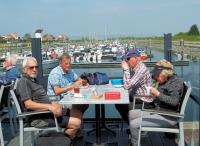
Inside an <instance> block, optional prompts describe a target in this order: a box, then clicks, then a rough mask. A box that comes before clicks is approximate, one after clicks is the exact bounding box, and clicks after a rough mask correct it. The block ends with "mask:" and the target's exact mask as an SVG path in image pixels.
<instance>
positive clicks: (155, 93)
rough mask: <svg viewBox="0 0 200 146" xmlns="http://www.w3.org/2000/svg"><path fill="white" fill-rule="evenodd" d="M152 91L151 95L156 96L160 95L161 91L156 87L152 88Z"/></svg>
mask: <svg viewBox="0 0 200 146" xmlns="http://www.w3.org/2000/svg"><path fill="white" fill-rule="evenodd" d="M150 93H151V95H153V96H155V97H156V96H159V95H160V92H159V91H158V89H156V88H154V87H151V88H150Z"/></svg>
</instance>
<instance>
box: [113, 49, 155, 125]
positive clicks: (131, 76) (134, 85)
mask: <svg viewBox="0 0 200 146" xmlns="http://www.w3.org/2000/svg"><path fill="white" fill-rule="evenodd" d="M121 67H122V69H123V71H124V74H123V80H124V88H125V89H127V90H129V93H130V96H129V97H130V101H133V98H134V96H135V95H147V90H146V87H149V86H151V83H152V79H151V75H150V72H149V70H148V68H147V67H146V66H145V64H144V63H143V62H142V61H141V58H140V52H139V51H138V50H137V49H132V50H130V51H129V52H128V53H127V54H126V55H125V61H122V64H121ZM141 99H142V100H143V101H146V102H152V101H153V99H151V98H148V97H145V96H144V97H142V96H141ZM115 107H116V109H117V110H118V111H119V113H120V115H121V116H122V118H123V120H124V121H126V122H127V123H128V112H129V109H130V107H129V105H126V104H124V105H123V104H118V105H115Z"/></svg>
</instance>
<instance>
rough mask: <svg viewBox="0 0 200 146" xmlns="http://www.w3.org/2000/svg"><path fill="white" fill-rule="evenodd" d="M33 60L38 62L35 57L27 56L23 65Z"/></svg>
mask: <svg viewBox="0 0 200 146" xmlns="http://www.w3.org/2000/svg"><path fill="white" fill-rule="evenodd" d="M30 60H32V61H35V62H36V63H37V60H36V59H35V57H26V58H24V60H23V62H22V67H23V68H24V67H26V66H27V64H28V62H29V61H30Z"/></svg>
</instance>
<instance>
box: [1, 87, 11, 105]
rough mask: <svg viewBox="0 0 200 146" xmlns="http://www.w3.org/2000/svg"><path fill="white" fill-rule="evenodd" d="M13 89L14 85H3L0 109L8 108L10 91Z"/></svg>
mask: <svg viewBox="0 0 200 146" xmlns="http://www.w3.org/2000/svg"><path fill="white" fill-rule="evenodd" d="M11 87H12V84H10V85H6V86H4V85H1V89H0V107H7V104H8V98H9V93H10V89H11Z"/></svg>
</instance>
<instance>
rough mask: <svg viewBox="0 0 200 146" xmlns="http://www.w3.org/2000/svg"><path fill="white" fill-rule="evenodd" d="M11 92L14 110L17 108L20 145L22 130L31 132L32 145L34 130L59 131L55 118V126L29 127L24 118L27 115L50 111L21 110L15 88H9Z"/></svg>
mask: <svg viewBox="0 0 200 146" xmlns="http://www.w3.org/2000/svg"><path fill="white" fill-rule="evenodd" d="M10 93H11V98H12V99H13V102H14V104H15V107H16V110H17V117H18V119H19V135H20V146H24V132H25V131H29V132H31V138H32V140H31V142H32V145H34V142H35V139H33V138H34V137H35V135H34V132H40V131H47V130H54V131H60V127H59V126H58V122H57V119H56V118H55V126H54V127H44V128H36V127H31V126H30V125H29V124H28V125H27V124H26V123H25V122H26V118H28V116H32V115H38V114H46V113H50V111H31V112H25V111H24V110H23V106H22V102H20V100H19V99H18V98H17V96H16V94H15V90H13V89H12V90H10Z"/></svg>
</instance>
